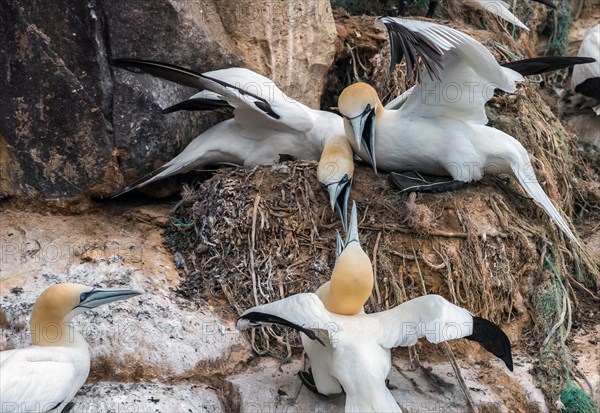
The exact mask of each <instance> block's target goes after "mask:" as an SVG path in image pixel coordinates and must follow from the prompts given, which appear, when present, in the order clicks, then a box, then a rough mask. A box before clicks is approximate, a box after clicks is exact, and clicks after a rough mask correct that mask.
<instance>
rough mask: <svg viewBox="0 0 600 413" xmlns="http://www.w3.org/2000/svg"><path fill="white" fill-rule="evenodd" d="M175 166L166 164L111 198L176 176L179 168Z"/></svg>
mask: <svg viewBox="0 0 600 413" xmlns="http://www.w3.org/2000/svg"><path fill="white" fill-rule="evenodd" d="M174 166H175V165H173V164H169V163H167V164H164V165H163V166H161V167H159V168H157V169H155V170H154V171H152V172H150V173H147V174H146V175H144V176H142V177H141V178H139V179H138V180H137V181H135V182H134V183H132V184H131V185H128V186H126V187H125V188H123V189H122V190H121V191H119V192H117V193H116V194H113V195H111V198H117V197H119V196H121V195H124V194H126V193H127V192H130V191H133V190H134V189H138V188H141V187H143V186H146V185H148V184H149V183H150V182H154V181H157V180H159V179H162V178H166V177H167V176H170V175H175V174H176V173H177V170H178V169H179V168H174Z"/></svg>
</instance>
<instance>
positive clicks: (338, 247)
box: [335, 229, 345, 261]
mask: <svg viewBox="0 0 600 413" xmlns="http://www.w3.org/2000/svg"><path fill="white" fill-rule="evenodd" d="M344 247H345V245H344V241H343V240H342V236H341V235H340V231H338V230H337V229H336V230H335V260H336V261H337V260H338V258H340V255H342V251H344Z"/></svg>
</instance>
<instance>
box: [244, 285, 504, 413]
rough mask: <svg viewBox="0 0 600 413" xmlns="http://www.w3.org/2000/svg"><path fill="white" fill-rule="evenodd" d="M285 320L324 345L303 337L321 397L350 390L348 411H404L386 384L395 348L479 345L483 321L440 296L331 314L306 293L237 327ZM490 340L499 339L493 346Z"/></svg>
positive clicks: (499, 347)
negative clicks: (456, 342)
mask: <svg viewBox="0 0 600 413" xmlns="http://www.w3.org/2000/svg"><path fill="white" fill-rule="evenodd" d="M273 316H275V317H276V318H273ZM280 320H285V321H287V322H290V323H293V324H294V325H295V326H296V328H297V329H299V330H308V331H309V332H310V333H312V334H315V336H316V337H318V338H319V339H320V340H321V341H322V342H323V343H324V345H323V344H321V343H320V342H319V341H315V340H316V339H311V338H310V337H308V336H307V335H305V334H303V335H302V344H303V345H304V349H305V351H306V353H307V354H308V357H309V358H310V360H311V367H312V373H313V378H314V381H315V384H316V387H317V389H318V391H319V393H321V394H324V395H329V394H335V393H340V392H341V391H342V390H343V391H345V393H346V406H345V411H346V412H384V411H385V412H400V408H399V406H398V404H397V403H396V401H395V400H394V398H393V397H392V395H391V393H390V392H389V390H388V389H387V387H386V385H385V379H386V377H387V376H388V374H389V372H390V369H391V355H390V349H391V348H393V347H398V346H403V347H406V346H412V345H414V344H415V343H416V341H417V340H418V339H419V338H423V337H425V338H426V339H427V340H429V341H431V342H432V343H440V342H443V341H448V340H453V339H457V338H464V337H467V338H470V339H472V340H476V341H479V339H480V336H479V335H478V332H477V331H475V330H474V328H475V329H477V327H478V326H480V324H479V322H480V321H478V320H483V319H477V318H474V317H473V316H472V315H471V314H470V313H469V312H468V311H467V310H465V309H463V308H460V307H458V306H456V305H454V304H452V303H450V302H448V301H446V300H445V299H444V298H443V297H440V296H438V295H427V296H423V297H419V298H415V299H413V300H410V301H408V302H406V303H403V304H401V305H399V306H397V307H395V308H393V309H391V310H388V311H383V312H381V313H375V314H364V313H362V314H357V315H348V316H345V315H339V314H335V313H331V312H329V311H327V309H326V308H325V306H324V304H323V302H322V301H321V300H320V299H319V297H318V296H317V295H316V294H313V293H304V294H297V295H294V296H291V297H288V298H285V299H283V300H279V301H276V302H274V303H270V304H265V305H259V306H256V307H253V308H251V309H249V310H247V311H245V312H244V313H243V314H242V316H241V317H240V320H239V321H238V324H237V326H238V328H239V329H246V328H252V327H258V326H263V325H269V324H282V323H281V322H280ZM483 323H484V324H485V327H484V330H486V333H488V335H487V337H488V342H487V343H486V344H487V347H486V348H487V349H488V350H490V349H492V350H491V351H494V352H495V354H497V355H498V356H499V357H501V358H502V359H503V360H505V363H506V364H507V366H508V367H509V368H510V369H511V370H512V358H511V356H510V343H509V342H508V338H506V336H505V335H504V333H502V332H501V330H500V329H499V328H498V327H497V326H495V325H493V324H492V323H489V322H487V321H486V320H484V321H483ZM488 323H489V324H488ZM282 325H288V326H290V325H289V324H282ZM490 325H492V326H494V327H491V328H490ZM298 327H299V328H298ZM490 332H492V334H491V335H489V333H490ZM484 335H485V334H484ZM490 337H492V339H491V340H494V342H493V343H492V345H491V347H490V341H489V339H490ZM495 340H497V341H495Z"/></svg>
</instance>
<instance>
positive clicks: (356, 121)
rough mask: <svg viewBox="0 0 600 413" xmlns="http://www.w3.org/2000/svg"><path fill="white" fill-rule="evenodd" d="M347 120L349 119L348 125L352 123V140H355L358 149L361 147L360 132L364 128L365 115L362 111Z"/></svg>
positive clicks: (361, 132)
mask: <svg viewBox="0 0 600 413" xmlns="http://www.w3.org/2000/svg"><path fill="white" fill-rule="evenodd" d="M348 120H349V121H350V125H352V130H353V131H354V140H355V141H356V146H357V148H358V150H359V151H360V149H361V147H362V134H363V130H364V129H365V121H366V120H367V117H366V116H365V114H364V113H362V114H360V115H359V116H357V117H355V118H351V119H350V118H348Z"/></svg>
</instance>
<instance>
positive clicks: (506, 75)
mask: <svg viewBox="0 0 600 413" xmlns="http://www.w3.org/2000/svg"><path fill="white" fill-rule="evenodd" d="M376 26H377V27H379V28H382V29H385V30H387V31H388V33H389V36H390V42H391V49H392V51H391V52H392V53H391V56H392V57H391V59H392V60H391V65H390V70H392V69H393V67H394V66H395V65H396V64H399V63H401V61H402V60H403V59H404V57H405V56H406V66H407V72H408V73H407V78H410V77H411V76H412V74H413V72H415V73H416V75H417V78H418V79H419V80H420V83H419V84H417V85H416V86H414V87H413V88H411V89H410V90H408V91H407V92H405V93H404V94H403V95H401V96H400V97H398V98H397V99H395V100H394V101H393V102H391V106H393V110H392V109H389V108H386V107H384V106H383V105H382V104H381V101H380V100H379V97H378V96H377V92H376V91H375V89H373V87H371V86H370V85H368V84H366V83H357V84H353V85H350V86H348V87H347V88H346V89H345V90H344V91H343V92H342V93H341V94H340V98H339V101H338V107H339V110H340V113H341V114H342V116H343V117H344V127H345V131H346V137H347V138H348V141H349V143H350V145H351V146H352V148H353V150H354V151H355V152H356V153H357V154H358V155H359V156H360V157H361V158H362V159H363V160H365V161H367V162H370V163H371V164H372V166H373V168H374V169H377V168H379V169H382V170H385V171H392V172H400V171H417V172H419V173H422V174H428V175H436V176H451V177H452V178H453V179H454V182H449V183H444V184H435V185H432V184H430V183H427V185H421V186H419V185H414V186H411V187H410V189H411V190H432V189H433V186H436V188H435V189H437V190H444V188H445V186H447V187H448V188H452V189H454V188H455V187H456V186H457V184H463V183H466V182H471V181H477V180H479V179H481V178H482V177H483V175H484V174H486V173H510V174H513V175H514V176H516V177H517V179H518V180H519V182H520V184H521V185H522V186H523V188H524V189H525V191H526V192H527V194H528V195H529V196H531V197H532V198H533V199H534V201H535V202H537V203H538V204H539V205H540V206H541V207H542V208H543V209H544V210H545V211H546V213H547V214H548V215H549V216H550V218H551V219H552V220H554V222H555V223H556V224H557V225H558V227H559V228H560V229H561V230H562V231H563V232H564V233H565V234H566V235H567V236H568V237H569V238H570V239H571V240H573V241H574V242H576V243H577V242H578V241H577V238H576V237H575V235H574V234H573V232H572V231H571V229H570V228H569V225H568V224H567V223H566V222H565V220H564V219H563V217H562V216H561V214H560V212H559V211H558V209H557V208H556V207H555V206H554V205H553V203H552V201H551V200H550V198H548V196H547V195H546V194H545V193H544V191H543V189H542V187H541V186H540V184H539V183H538V181H537V179H536V176H535V173H534V171H533V168H532V165H531V161H530V159H529V155H528V153H527V150H526V149H525V148H524V147H523V145H521V144H520V143H519V142H518V141H517V140H516V139H515V138H513V137H512V136H510V135H508V134H506V133H504V132H502V131H500V130H498V129H495V128H491V127H488V126H486V124H487V122H488V119H487V116H486V113H485V107H484V106H485V103H486V102H487V101H488V100H489V99H491V97H492V96H493V95H494V90H495V89H501V90H503V91H505V92H514V91H515V90H516V82H518V81H522V80H523V77H522V75H521V74H520V73H518V72H516V71H514V70H512V69H510V68H508V67H503V66H501V65H499V64H498V62H497V61H496V59H495V58H494V56H493V55H492V54H491V53H490V52H489V51H488V50H487V49H486V48H485V47H484V46H483V45H481V44H480V43H479V42H477V41H476V40H474V39H473V38H471V37H470V36H468V35H466V34H464V33H462V32H460V31H458V30H455V29H452V28H450V27H446V26H442V25H439V24H434V23H429V22H423V21H416V20H409V19H394V18H392V17H381V18H379V19H377V20H376ZM419 61H422V62H423V66H424V67H425V68H426V69H427V70H425V71H424V70H423V68H422V67H421V66H420V65H419ZM532 64H537V63H536V62H534V63H532ZM396 177H397V176H396V175H395V174H393V173H392V174H391V175H390V180H391V181H392V182H393V183H395V184H398V182H399V180H398V179H396ZM416 188H419V189H416ZM401 189H406V188H401Z"/></svg>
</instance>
